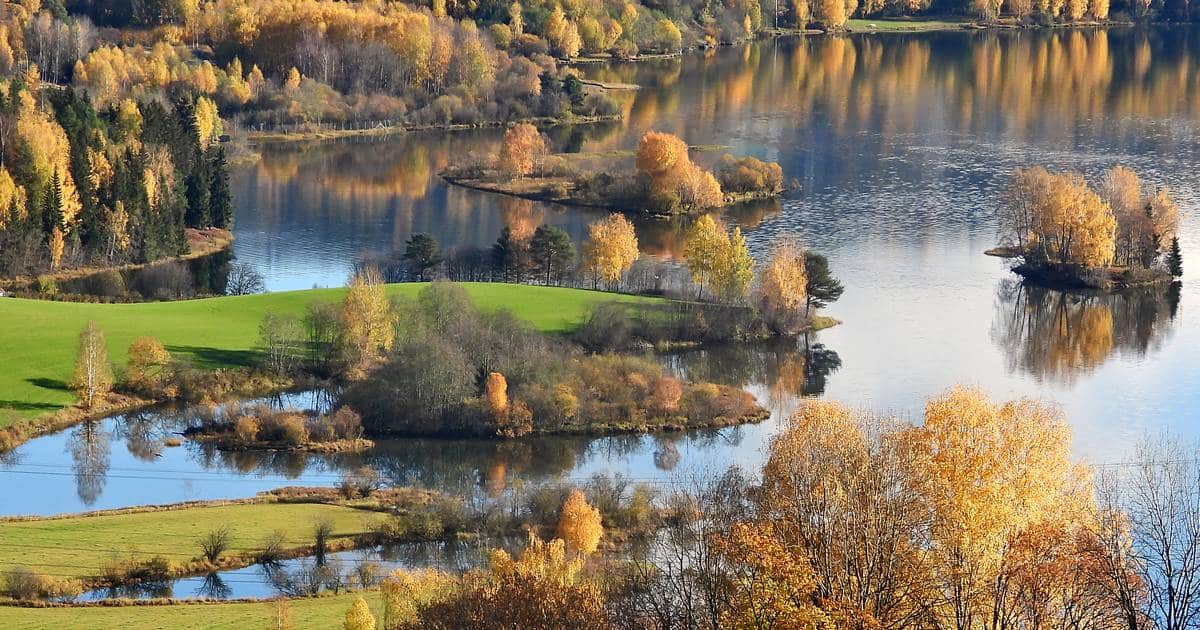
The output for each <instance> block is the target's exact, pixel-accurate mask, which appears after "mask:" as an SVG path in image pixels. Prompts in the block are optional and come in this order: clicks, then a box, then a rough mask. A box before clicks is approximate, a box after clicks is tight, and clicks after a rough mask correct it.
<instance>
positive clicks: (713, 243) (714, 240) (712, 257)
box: [683, 214, 729, 297]
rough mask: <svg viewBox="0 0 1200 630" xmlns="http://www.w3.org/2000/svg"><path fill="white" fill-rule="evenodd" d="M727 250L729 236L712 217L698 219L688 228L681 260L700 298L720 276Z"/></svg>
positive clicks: (706, 216) (705, 216)
mask: <svg viewBox="0 0 1200 630" xmlns="http://www.w3.org/2000/svg"><path fill="white" fill-rule="evenodd" d="M728 249H729V235H728V234H726V233H725V228H724V227H723V226H721V225H719V224H718V223H717V221H716V220H714V219H713V218H712V215H708V214H706V215H704V216H702V217H700V218H699V219H697V220H696V222H695V223H693V224H692V226H691V227H690V228H688V231H687V234H686V235H685V237H684V241H683V258H684V260H685V261H686V262H687V267H688V271H690V272H691V273H692V281H693V282H695V283H696V284H697V285H698V286H699V295H700V297H703V296H704V288H705V287H706V286H707V287H711V286H712V285H713V284H714V283H715V282H716V279H717V278H718V276H719V275H720V274H721V271H720V267H721V266H722V265H723V264H724V260H723V258H724V257H725V253H726V251H727V250H728Z"/></svg>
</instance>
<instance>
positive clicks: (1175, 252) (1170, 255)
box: [1167, 236, 1183, 278]
mask: <svg viewBox="0 0 1200 630" xmlns="http://www.w3.org/2000/svg"><path fill="white" fill-rule="evenodd" d="M1167 271H1170V272H1171V275H1172V276H1175V277H1176V278H1178V277H1180V276H1182V275H1183V252H1182V251H1181V250H1180V249H1179V237H1178V236H1175V237H1172V238H1171V250H1170V251H1168V252H1167Z"/></svg>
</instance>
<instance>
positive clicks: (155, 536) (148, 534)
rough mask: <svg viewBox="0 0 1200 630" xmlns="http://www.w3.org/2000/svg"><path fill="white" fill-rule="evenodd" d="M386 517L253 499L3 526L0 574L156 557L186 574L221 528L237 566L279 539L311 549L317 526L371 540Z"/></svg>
mask: <svg viewBox="0 0 1200 630" xmlns="http://www.w3.org/2000/svg"><path fill="white" fill-rule="evenodd" d="M386 518H387V517H386V515H384V514H381V513H379V512H374V511H371V510H362V509H356V508H352V507H347V506H344V505H330V504H325V503H274V502H262V501H260V500H248V501H239V502H231V503H229V504H225V505H196V506H182V507H181V506H164V507H161V508H143V509H135V510H127V511H115V512H107V513H106V512H101V513H95V514H84V515H78V516H69V517H52V518H38V519H29V520H6V521H0V540H3V541H4V543H3V544H2V545H0V571H6V570H8V569H10V568H12V567H14V566H17V565H23V566H26V567H29V568H31V569H33V570H34V571H37V572H39V573H43V574H45V575H50V576H54V577H58V578H74V579H86V578H92V577H96V576H99V575H101V573H102V571H101V567H102V565H103V564H104V563H107V562H111V561H112V560H114V559H118V560H120V561H122V562H125V561H131V562H136V561H145V560H149V559H151V558H153V557H155V556H161V557H163V558H165V559H166V560H168V561H169V562H170V563H171V564H172V565H173V566H174V567H177V568H180V569H182V568H186V567H187V566H188V565H191V564H194V563H195V562H196V561H198V560H200V558H201V551H200V546H199V544H198V543H197V540H198V539H199V538H200V537H201V536H203V535H205V534H207V533H209V532H211V531H214V530H217V529H219V528H221V527H227V528H229V531H230V534H231V543H230V546H229V549H228V551H226V552H225V554H223V555H224V556H228V557H230V558H231V559H232V558H234V557H239V556H240V557H243V558H246V557H249V556H252V555H253V554H255V553H256V552H258V551H261V550H262V548H263V543H264V541H265V539H266V538H267V537H268V536H270V535H272V534H273V533H275V532H278V533H279V534H281V536H282V538H281V539H280V543H281V545H282V547H283V548H284V549H297V548H302V547H308V546H311V545H312V544H313V527H314V525H315V524H316V523H317V522H319V521H329V522H331V523H333V526H334V527H333V532H334V536H333V537H334V538H339V539H340V538H348V537H352V536H357V535H359V534H363V533H366V532H368V531H370V529H371V526H372V525H374V524H376V523H380V522H382V521H383V520H385V519H386ZM236 564H239V565H241V564H245V562H244V561H242V562H236ZM2 620H3V615H2V614H0V626H3V627H12V626H6V625H5V624H4V623H3V621H2Z"/></svg>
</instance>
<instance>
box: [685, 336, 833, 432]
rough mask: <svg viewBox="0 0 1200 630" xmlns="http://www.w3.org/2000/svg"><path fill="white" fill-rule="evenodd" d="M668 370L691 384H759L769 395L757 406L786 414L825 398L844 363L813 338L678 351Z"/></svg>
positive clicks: (804, 337) (748, 385) (746, 385)
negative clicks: (804, 401)
mask: <svg viewBox="0 0 1200 630" xmlns="http://www.w3.org/2000/svg"><path fill="white" fill-rule="evenodd" d="M670 365H671V367H672V368H673V369H675V370H676V371H677V372H678V373H679V374H680V375H681V376H683V377H684V378H688V379H692V380H699V381H713V382H717V383H722V384H725V385H732V386H736V387H751V386H752V385H753V384H759V385H761V386H763V387H764V388H765V390H766V393H767V399H766V400H760V401H759V402H760V404H763V405H764V406H766V407H768V408H769V409H771V410H772V411H774V412H775V413H784V412H786V411H788V410H790V409H792V408H794V407H795V406H796V405H797V404H798V402H799V400H800V399H801V398H804V397H807V396H820V395H821V394H823V393H824V392H825V385H826V383H827V381H828V378H829V376H830V375H831V374H833V373H834V372H836V371H838V369H840V368H841V367H842V359H841V357H839V356H838V353H837V352H835V351H833V350H831V349H829V348H826V347H825V345H824V344H822V343H819V342H817V341H816V340H815V338H814V336H813V335H803V336H801V337H800V338H799V339H797V340H792V339H776V340H773V341H771V342H767V343H761V344H745V345H742V344H739V345H726V346H720V347H716V348H707V349H701V350H694V351H689V352H681V353H677V354H675V355H672V356H671V364H670Z"/></svg>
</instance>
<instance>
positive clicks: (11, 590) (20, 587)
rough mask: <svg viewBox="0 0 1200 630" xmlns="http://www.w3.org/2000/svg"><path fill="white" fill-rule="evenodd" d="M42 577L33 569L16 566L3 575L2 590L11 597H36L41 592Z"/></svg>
mask: <svg viewBox="0 0 1200 630" xmlns="http://www.w3.org/2000/svg"><path fill="white" fill-rule="evenodd" d="M42 579H43V576H41V575H38V574H37V573H34V571H33V569H30V568H29V567H23V566H16V567H13V568H11V569H9V570H8V573H7V574H5V576H4V591H5V592H6V593H8V596H9V597H12V598H13V599H24V600H32V599H37V598H38V597H40V596H41V594H42Z"/></svg>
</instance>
